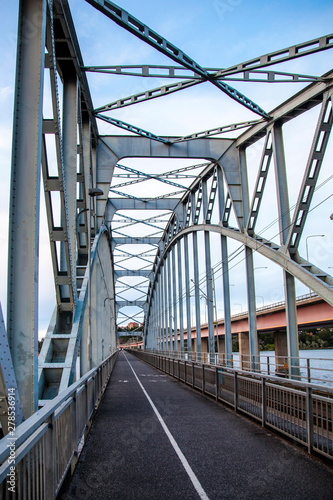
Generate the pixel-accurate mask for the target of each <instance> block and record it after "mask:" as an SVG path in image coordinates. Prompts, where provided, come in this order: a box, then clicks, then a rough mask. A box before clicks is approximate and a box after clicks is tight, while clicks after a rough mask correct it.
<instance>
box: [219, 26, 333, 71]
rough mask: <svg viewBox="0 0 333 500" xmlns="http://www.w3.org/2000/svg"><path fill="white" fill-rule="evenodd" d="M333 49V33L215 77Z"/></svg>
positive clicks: (247, 63) (254, 60)
mask: <svg viewBox="0 0 333 500" xmlns="http://www.w3.org/2000/svg"><path fill="white" fill-rule="evenodd" d="M332 47H333V33H331V34H329V35H325V36H322V37H319V38H314V39H313V40H309V41H307V42H302V43H298V44H297V45H292V46H291V47H288V48H286V49H280V50H276V51H274V52H270V53H268V54H265V55H262V56H259V57H255V58H254V59H250V60H249V61H245V62H242V63H240V64H236V65H235V66H230V67H229V68H226V69H221V70H220V71H218V72H217V73H215V77H216V78H218V77H220V76H226V75H231V74H234V73H239V72H241V71H250V70H253V69H258V68H264V67H266V66H270V65H272V64H279V63H281V62H284V61H290V60H291V59H296V58H297V57H303V56H306V55H309V54H314V53H315V52H319V51H322V50H327V49H330V48H332Z"/></svg>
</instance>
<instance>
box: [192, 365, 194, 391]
mask: <svg viewBox="0 0 333 500" xmlns="http://www.w3.org/2000/svg"><path fill="white" fill-rule="evenodd" d="M192 387H194V361H192Z"/></svg>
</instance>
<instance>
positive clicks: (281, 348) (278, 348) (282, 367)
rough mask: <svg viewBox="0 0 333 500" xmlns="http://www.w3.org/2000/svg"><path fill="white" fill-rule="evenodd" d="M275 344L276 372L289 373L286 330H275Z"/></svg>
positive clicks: (278, 373)
mask: <svg viewBox="0 0 333 500" xmlns="http://www.w3.org/2000/svg"><path fill="white" fill-rule="evenodd" d="M274 344H275V365H276V368H275V373H276V374H277V375H284V376H285V375H288V371H289V365H288V339H287V332H286V331H283V332H281V331H276V332H274Z"/></svg>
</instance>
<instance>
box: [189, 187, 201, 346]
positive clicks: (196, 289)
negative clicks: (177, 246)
mask: <svg viewBox="0 0 333 500" xmlns="http://www.w3.org/2000/svg"><path fill="white" fill-rule="evenodd" d="M191 206H192V222H193V221H194V219H195V206H196V200H195V194H194V193H192V204H191ZM192 242H193V249H192V250H193V272H194V303H195V331H196V341H197V348H196V351H197V352H198V353H201V350H202V349H201V325H200V323H201V321H200V296H199V260H198V234H197V232H196V231H193V233H192Z"/></svg>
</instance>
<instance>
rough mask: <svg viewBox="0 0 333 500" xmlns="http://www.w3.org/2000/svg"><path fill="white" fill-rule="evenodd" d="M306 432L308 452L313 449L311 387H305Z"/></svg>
mask: <svg viewBox="0 0 333 500" xmlns="http://www.w3.org/2000/svg"><path fill="white" fill-rule="evenodd" d="M306 433H307V444H308V452H309V453H312V449H313V399H312V388H311V387H307V388H306Z"/></svg>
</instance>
